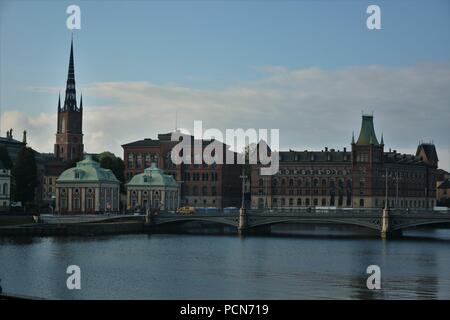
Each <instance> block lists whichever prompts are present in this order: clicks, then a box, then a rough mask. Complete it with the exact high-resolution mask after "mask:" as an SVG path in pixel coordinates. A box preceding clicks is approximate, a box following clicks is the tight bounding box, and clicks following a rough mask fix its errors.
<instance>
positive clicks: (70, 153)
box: [55, 38, 84, 161]
mask: <svg viewBox="0 0 450 320" xmlns="http://www.w3.org/2000/svg"><path fill="white" fill-rule="evenodd" d="M80 99H82V98H80ZM82 105H83V102H82V100H80V107H78V106H77V98H76V88H75V64H74V55H73V38H72V41H71V43H70V58H69V70H68V74H67V83H66V96H65V98H64V104H63V106H62V107H61V94H60V95H59V98H58V124H57V131H56V143H55V156H56V157H57V158H58V159H61V160H63V161H73V160H77V159H82V158H83V151H84V150H83V112H82V109H83V107H82Z"/></svg>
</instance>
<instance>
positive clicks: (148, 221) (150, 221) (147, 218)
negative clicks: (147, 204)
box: [145, 211, 153, 225]
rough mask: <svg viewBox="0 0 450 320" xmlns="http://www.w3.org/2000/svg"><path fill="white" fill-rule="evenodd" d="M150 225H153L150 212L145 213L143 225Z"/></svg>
mask: <svg viewBox="0 0 450 320" xmlns="http://www.w3.org/2000/svg"><path fill="white" fill-rule="evenodd" d="M152 223H153V219H152V213H151V212H150V211H147V213H146V215H145V224H146V225H151V224H152Z"/></svg>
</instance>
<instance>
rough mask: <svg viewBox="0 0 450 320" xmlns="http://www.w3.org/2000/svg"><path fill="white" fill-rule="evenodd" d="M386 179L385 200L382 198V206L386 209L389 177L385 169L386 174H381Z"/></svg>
mask: <svg viewBox="0 0 450 320" xmlns="http://www.w3.org/2000/svg"><path fill="white" fill-rule="evenodd" d="M382 177H383V178H385V180H386V191H385V200H384V208H385V209H386V210H387V208H388V179H389V178H390V177H391V176H390V175H388V170H387V169H386V174H384V175H382Z"/></svg>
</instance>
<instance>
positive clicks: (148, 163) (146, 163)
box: [144, 153, 152, 168]
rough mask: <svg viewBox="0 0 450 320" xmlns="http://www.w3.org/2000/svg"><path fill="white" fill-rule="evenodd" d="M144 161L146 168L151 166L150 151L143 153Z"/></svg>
mask: <svg viewBox="0 0 450 320" xmlns="http://www.w3.org/2000/svg"><path fill="white" fill-rule="evenodd" d="M144 161H145V167H146V168H148V167H151V166H152V159H151V156H150V153H146V154H145V159H144Z"/></svg>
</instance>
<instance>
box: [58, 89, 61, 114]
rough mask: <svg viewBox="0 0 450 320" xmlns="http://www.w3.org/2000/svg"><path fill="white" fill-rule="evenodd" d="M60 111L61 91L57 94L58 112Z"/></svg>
mask: <svg viewBox="0 0 450 320" xmlns="http://www.w3.org/2000/svg"><path fill="white" fill-rule="evenodd" d="M59 111H61V91H60V92H59V95H58V112H59Z"/></svg>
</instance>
